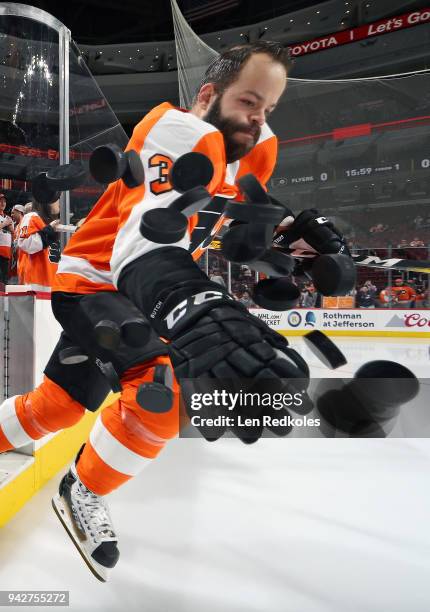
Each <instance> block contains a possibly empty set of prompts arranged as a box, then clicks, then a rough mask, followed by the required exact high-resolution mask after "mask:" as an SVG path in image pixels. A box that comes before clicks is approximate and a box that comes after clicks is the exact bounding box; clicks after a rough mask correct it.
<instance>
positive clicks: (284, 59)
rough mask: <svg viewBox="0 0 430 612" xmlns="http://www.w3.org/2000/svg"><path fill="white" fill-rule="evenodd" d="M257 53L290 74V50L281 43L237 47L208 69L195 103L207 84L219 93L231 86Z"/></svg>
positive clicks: (261, 42) (267, 42) (256, 43)
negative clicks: (268, 58) (268, 57)
mask: <svg viewBox="0 0 430 612" xmlns="http://www.w3.org/2000/svg"><path fill="white" fill-rule="evenodd" d="M256 53H265V54H266V55H269V56H270V57H271V58H272V60H273V61H274V62H278V63H279V64H282V66H284V68H285V71H286V72H288V70H289V69H290V68H291V66H292V61H291V56H290V50H289V49H288V47H284V46H283V45H282V44H281V43H278V42H272V41H269V40H264V41H263V40H260V41H258V42H254V43H247V44H244V45H236V46H234V47H231V48H230V49H227V51H224V53H221V55H219V56H218V57H217V58H216V59H215V60H214V61H213V62H212V64H210V66H209V67H208V68H207V70H206V72H205V74H204V76H203V79H202V81H201V83H200V85H199V87H198V89H197V91H196V96H195V98H194V102H195V101H196V97H197V94H198V93H199V91H200V89H201V88H202V87H203V85H206V83H213V84H214V86H215V91H216V92H217V93H222V92H223V91H224V90H225V89H226V88H227V87H228V86H229V85H231V84H232V83H234V81H236V80H237V79H238V78H239V74H240V71H241V70H242V68H243V66H244V65H245V63H246V62H247V61H248V59H249V58H250V57H251V56H252V55H255V54H256Z"/></svg>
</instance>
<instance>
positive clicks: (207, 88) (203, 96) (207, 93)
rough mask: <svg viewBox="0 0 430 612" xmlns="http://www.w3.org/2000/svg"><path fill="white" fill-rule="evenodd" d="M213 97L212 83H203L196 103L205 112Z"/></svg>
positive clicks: (213, 88)
mask: <svg viewBox="0 0 430 612" xmlns="http://www.w3.org/2000/svg"><path fill="white" fill-rule="evenodd" d="M215 95H216V93H215V87H214V86H213V83H205V85H203V86H202V87H201V88H200V91H199V93H198V95H197V102H198V103H199V105H200V107H201V108H202V109H203V110H207V109H208V108H209V105H210V103H211V102H212V99H213V98H214V96H215Z"/></svg>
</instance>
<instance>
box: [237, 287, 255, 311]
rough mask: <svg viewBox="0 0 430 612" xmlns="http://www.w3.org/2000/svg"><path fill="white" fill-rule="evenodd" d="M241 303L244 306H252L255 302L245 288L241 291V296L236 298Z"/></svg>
mask: <svg viewBox="0 0 430 612" xmlns="http://www.w3.org/2000/svg"><path fill="white" fill-rule="evenodd" d="M238 301H239V302H240V303H241V304H243V305H244V306H245V307H246V308H254V307H255V304H254V302H253V301H252V299H251V294H250V293H249V291H248V290H247V289H245V291H243V293H242V296H241V297H240V298H239V300H238Z"/></svg>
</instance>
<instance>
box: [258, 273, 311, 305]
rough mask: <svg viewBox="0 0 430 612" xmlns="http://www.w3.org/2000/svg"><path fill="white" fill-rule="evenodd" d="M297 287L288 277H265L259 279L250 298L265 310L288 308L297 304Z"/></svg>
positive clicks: (298, 295)
mask: <svg viewBox="0 0 430 612" xmlns="http://www.w3.org/2000/svg"><path fill="white" fill-rule="evenodd" d="M299 297H300V290H299V288H298V287H297V286H296V285H294V283H292V282H291V281H290V280H289V279H288V278H267V279H264V280H261V281H259V282H258V283H257V284H256V285H255V287H254V289H253V292H252V299H253V300H254V302H255V303H256V304H257V305H258V306H260V307H261V308H265V309H266V310H277V311H278V310H289V309H290V308H294V307H295V306H296V305H297V302H298V300H299Z"/></svg>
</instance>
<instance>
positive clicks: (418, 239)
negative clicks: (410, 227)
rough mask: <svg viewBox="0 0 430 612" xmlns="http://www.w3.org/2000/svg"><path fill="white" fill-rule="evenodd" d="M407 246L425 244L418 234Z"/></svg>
mask: <svg viewBox="0 0 430 612" xmlns="http://www.w3.org/2000/svg"><path fill="white" fill-rule="evenodd" d="M409 246H411V247H423V246H425V244H424V242H423V241H422V240H421V239H420V238H418V236H417V237H416V238H414V239H413V240H411V241H410V243H409Z"/></svg>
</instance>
